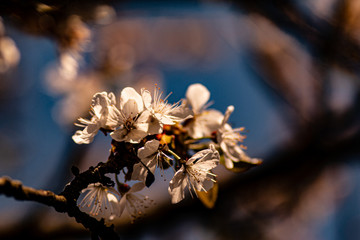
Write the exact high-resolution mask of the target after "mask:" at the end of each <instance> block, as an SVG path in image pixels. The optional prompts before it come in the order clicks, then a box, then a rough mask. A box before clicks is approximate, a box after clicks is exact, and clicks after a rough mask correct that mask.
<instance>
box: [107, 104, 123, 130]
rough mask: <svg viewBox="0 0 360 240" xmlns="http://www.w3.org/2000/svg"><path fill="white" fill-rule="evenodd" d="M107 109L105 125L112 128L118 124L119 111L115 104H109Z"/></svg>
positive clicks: (119, 118)
mask: <svg viewBox="0 0 360 240" xmlns="http://www.w3.org/2000/svg"><path fill="white" fill-rule="evenodd" d="M108 109H109V111H108V116H107V119H106V127H108V128H110V129H112V130H113V129H115V128H116V127H118V126H119V125H120V122H121V117H120V111H119V109H117V108H116V107H115V106H109V107H108Z"/></svg>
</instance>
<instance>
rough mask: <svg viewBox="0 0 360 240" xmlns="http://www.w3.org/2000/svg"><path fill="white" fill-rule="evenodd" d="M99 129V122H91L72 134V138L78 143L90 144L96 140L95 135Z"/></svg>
mask: <svg viewBox="0 0 360 240" xmlns="http://www.w3.org/2000/svg"><path fill="white" fill-rule="evenodd" d="M99 129H100V127H99V124H98V123H90V124H89V125H88V126H86V127H85V128H84V129H83V130H82V131H80V130H78V131H76V132H75V134H74V135H73V136H72V139H73V140H74V142H75V143H77V144H89V143H91V142H92V141H93V140H94V137H95V135H96V134H97V132H98V131H99Z"/></svg>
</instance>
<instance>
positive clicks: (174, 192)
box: [168, 166, 188, 204]
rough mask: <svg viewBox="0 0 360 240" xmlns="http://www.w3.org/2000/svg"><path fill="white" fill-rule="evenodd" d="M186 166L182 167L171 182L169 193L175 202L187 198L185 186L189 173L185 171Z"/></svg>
mask: <svg viewBox="0 0 360 240" xmlns="http://www.w3.org/2000/svg"><path fill="white" fill-rule="evenodd" d="M184 170H185V168H184V166H182V167H181V168H180V170H179V171H177V172H176V173H175V175H174V177H173V178H172V179H171V181H170V183H169V188H168V191H169V194H170V195H171V202H172V203H173V204H175V203H178V202H180V201H181V200H183V199H184V198H185V188H186V186H187V184H188V181H187V175H186V174H185V173H184Z"/></svg>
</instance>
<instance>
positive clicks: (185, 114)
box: [169, 105, 194, 121]
mask: <svg viewBox="0 0 360 240" xmlns="http://www.w3.org/2000/svg"><path fill="white" fill-rule="evenodd" d="M169 115H171V116H174V117H176V118H178V119H179V120H181V121H184V120H186V119H189V118H192V117H193V116H194V112H193V111H192V110H191V109H190V108H188V107H185V106H182V105H181V106H179V107H176V108H174V109H172V110H171V111H170V113H169Z"/></svg>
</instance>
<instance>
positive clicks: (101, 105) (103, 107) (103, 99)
mask: <svg viewBox="0 0 360 240" xmlns="http://www.w3.org/2000/svg"><path fill="white" fill-rule="evenodd" d="M91 105H92V108H93V109H94V113H95V115H96V116H97V117H98V118H99V119H100V118H101V116H102V114H104V111H107V107H108V105H109V98H108V94H107V92H98V93H95V94H94V96H93V98H92V104H91Z"/></svg>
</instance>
